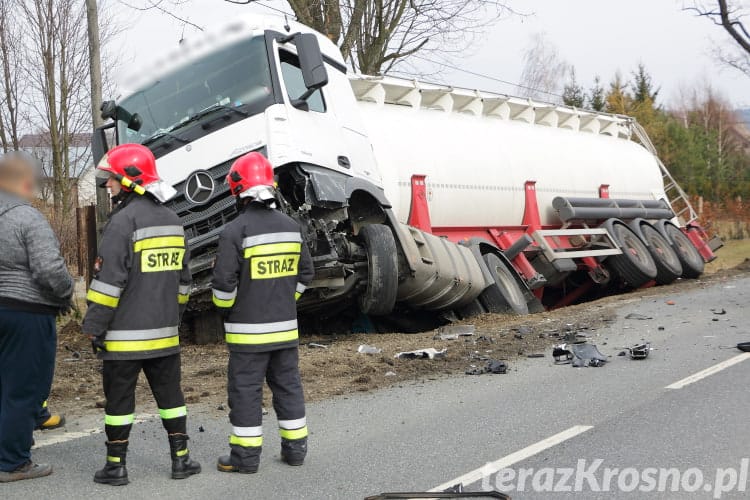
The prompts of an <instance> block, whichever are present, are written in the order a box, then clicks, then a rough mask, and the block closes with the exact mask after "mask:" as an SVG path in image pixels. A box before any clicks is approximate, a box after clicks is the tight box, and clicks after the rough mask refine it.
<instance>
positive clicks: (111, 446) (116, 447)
mask: <svg viewBox="0 0 750 500" xmlns="http://www.w3.org/2000/svg"><path fill="white" fill-rule="evenodd" d="M127 453H128V442H127V441H122V442H119V443H112V442H109V441H107V464H106V465H105V466H104V468H103V469H102V470H99V471H96V474H94V482H95V483H100V484H110V485H112V486H123V485H125V484H128V483H129V481H128V469H126V468H125V455H127Z"/></svg>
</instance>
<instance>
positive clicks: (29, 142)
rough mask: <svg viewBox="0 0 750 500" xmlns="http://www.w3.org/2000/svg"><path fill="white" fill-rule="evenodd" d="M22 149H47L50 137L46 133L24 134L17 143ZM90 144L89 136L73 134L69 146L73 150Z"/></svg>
mask: <svg viewBox="0 0 750 500" xmlns="http://www.w3.org/2000/svg"><path fill="white" fill-rule="evenodd" d="M18 142H19V146H20V147H22V148H48V147H50V143H51V140H50V136H49V134H47V133H41V134H26V135H24V136H22V137H21V139H20V140H19V141H18ZM90 144H91V134H88V133H87V134H73V135H72V136H71V138H70V145H71V146H72V147H74V148H80V147H88V146H89V145H90Z"/></svg>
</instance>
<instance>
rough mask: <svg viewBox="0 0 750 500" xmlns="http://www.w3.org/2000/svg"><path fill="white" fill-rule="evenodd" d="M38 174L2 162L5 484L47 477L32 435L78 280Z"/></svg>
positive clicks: (0, 440)
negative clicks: (59, 319) (37, 198)
mask: <svg viewBox="0 0 750 500" xmlns="http://www.w3.org/2000/svg"><path fill="white" fill-rule="evenodd" d="M35 191H36V175H35V171H34V167H33V165H32V162H31V161H30V159H29V158H27V157H25V156H24V155H22V154H21V153H9V154H6V155H4V156H2V157H0V248H1V249H2V251H1V252H0V482H8V481H17V480H20V479H30V478H35V477H41V476H46V475H49V474H51V473H52V467H51V466H49V465H46V464H35V463H33V462H32V461H31V445H32V433H33V431H34V426H35V425H36V422H35V420H36V416H37V414H38V413H39V409H40V408H41V407H42V405H43V403H44V401H45V400H46V398H47V396H48V395H49V391H50V387H51V385H52V376H53V373H54V369H55V349H56V344H57V338H56V337H57V333H56V330H55V316H56V315H57V314H59V313H60V312H61V311H62V310H65V309H67V308H68V307H69V304H70V300H71V297H72V295H73V278H72V277H71V276H70V274H69V273H68V270H67V269H66V267H65V261H64V260H63V257H62V255H61V254H60V246H59V244H58V242H57V239H56V238H55V235H54V233H53V232H52V228H51V227H50V225H49V223H48V222H47V220H46V219H45V218H44V216H43V215H42V214H41V213H40V212H39V211H38V210H36V209H35V208H34V207H33V206H31V203H30V202H31V200H32V199H33V198H34V193H35Z"/></svg>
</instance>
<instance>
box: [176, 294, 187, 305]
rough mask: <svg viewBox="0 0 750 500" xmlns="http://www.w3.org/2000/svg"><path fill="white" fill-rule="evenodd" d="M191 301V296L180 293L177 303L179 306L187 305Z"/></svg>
mask: <svg viewBox="0 0 750 500" xmlns="http://www.w3.org/2000/svg"><path fill="white" fill-rule="evenodd" d="M189 301H190V294H189V293H187V294H185V293H178V294H177V302H178V303H179V304H187V303H188V302H189Z"/></svg>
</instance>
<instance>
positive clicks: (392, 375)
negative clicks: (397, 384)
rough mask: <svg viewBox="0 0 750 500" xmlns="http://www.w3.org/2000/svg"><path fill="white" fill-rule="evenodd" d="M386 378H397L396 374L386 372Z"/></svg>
mask: <svg viewBox="0 0 750 500" xmlns="http://www.w3.org/2000/svg"><path fill="white" fill-rule="evenodd" d="M385 376H386V377H395V376H396V372H385Z"/></svg>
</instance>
